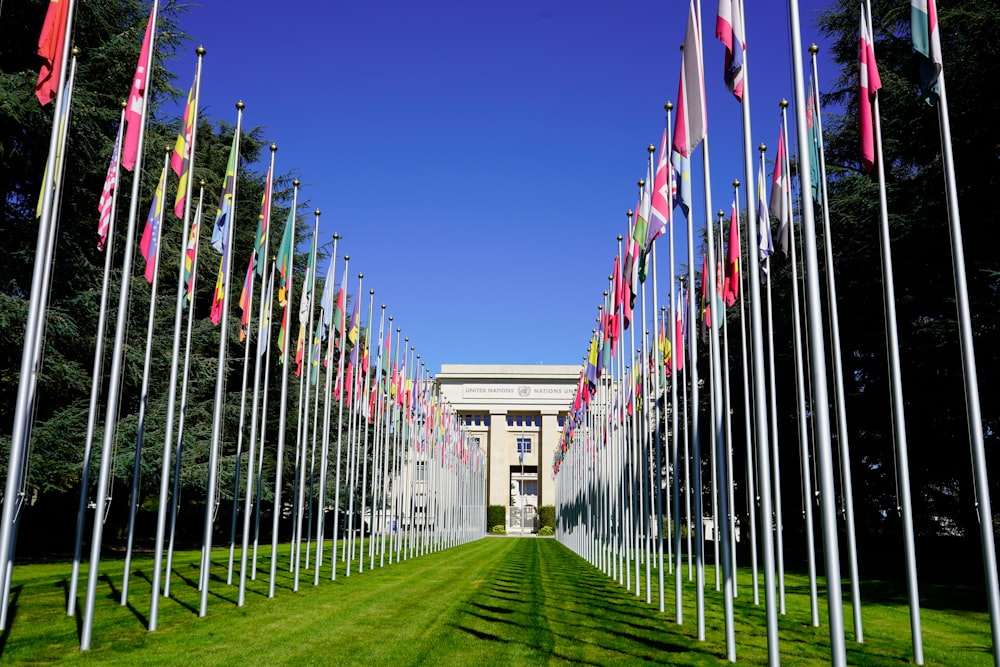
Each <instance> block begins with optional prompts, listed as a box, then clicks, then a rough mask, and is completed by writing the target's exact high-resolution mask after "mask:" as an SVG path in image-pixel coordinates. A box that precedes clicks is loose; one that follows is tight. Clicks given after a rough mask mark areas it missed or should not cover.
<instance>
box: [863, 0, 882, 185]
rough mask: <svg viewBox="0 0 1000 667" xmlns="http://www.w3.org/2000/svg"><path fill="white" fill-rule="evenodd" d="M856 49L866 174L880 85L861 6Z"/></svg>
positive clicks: (870, 160) (871, 160)
mask: <svg viewBox="0 0 1000 667" xmlns="http://www.w3.org/2000/svg"><path fill="white" fill-rule="evenodd" d="M859 33H860V34H859V42H860V45H859V49H858V134H859V135H860V136H861V164H862V166H863V167H864V169H865V173H866V174H870V173H871V171H872V167H874V166H875V133H874V131H873V130H872V102H873V101H874V100H875V93H876V92H878V89H879V88H881V87H882V79H880V78H879V75H878V66H877V65H876V64H875V50H874V49H873V48H872V42H871V35H870V33H869V32H868V24H867V23H866V22H865V8H864V6H862V7H861V27H860V29H859Z"/></svg>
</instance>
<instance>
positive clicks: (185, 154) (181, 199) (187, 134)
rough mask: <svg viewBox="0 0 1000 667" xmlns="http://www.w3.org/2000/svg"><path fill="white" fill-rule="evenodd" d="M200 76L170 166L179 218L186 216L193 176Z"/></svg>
mask: <svg viewBox="0 0 1000 667" xmlns="http://www.w3.org/2000/svg"><path fill="white" fill-rule="evenodd" d="M197 86H198V78H197V77H195V80H194V82H193V83H192V84H191V90H190V92H188V99H187V104H186V105H185V106H184V121H183V122H182V123H181V131H180V132H179V133H178V134H177V141H176V142H175V143H174V154H173V155H171V156H170V168H171V169H173V170H174V173H175V174H177V178H178V179H179V180H178V181H177V196H176V197H175V198H174V215H176V216H177V217H178V218H183V217H184V203H185V201H186V199H187V190H188V181H189V179H190V177H191V139H192V137H193V136H194V124H195V122H196V119H195V116H197V115H198V110H197V109H196V108H195V99H197V97H198V89H197Z"/></svg>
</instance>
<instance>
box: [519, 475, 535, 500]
mask: <svg viewBox="0 0 1000 667" xmlns="http://www.w3.org/2000/svg"><path fill="white" fill-rule="evenodd" d="M521 495H522V496H537V495H538V480H534V479H522V480H521Z"/></svg>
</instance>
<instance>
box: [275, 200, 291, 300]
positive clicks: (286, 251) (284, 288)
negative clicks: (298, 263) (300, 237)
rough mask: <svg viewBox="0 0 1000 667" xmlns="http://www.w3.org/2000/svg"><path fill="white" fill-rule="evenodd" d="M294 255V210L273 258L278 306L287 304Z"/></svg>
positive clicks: (289, 216) (289, 214) (289, 213)
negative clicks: (276, 271) (276, 273)
mask: <svg viewBox="0 0 1000 667" xmlns="http://www.w3.org/2000/svg"><path fill="white" fill-rule="evenodd" d="M294 253H295V209H294V208H292V209H291V210H290V211H289V212H288V220H287V222H285V233H284V234H282V236H281V245H279V246H278V254H277V255H276V256H275V258H274V266H275V268H276V269H277V270H278V276H279V280H278V305H279V306H284V305H285V304H286V303H288V292H289V290H290V289H291V286H292V261H293V259H294Z"/></svg>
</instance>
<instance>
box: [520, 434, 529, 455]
mask: <svg viewBox="0 0 1000 667" xmlns="http://www.w3.org/2000/svg"><path fill="white" fill-rule="evenodd" d="M517 453H518V454H530V453H531V438H518V439H517Z"/></svg>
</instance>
